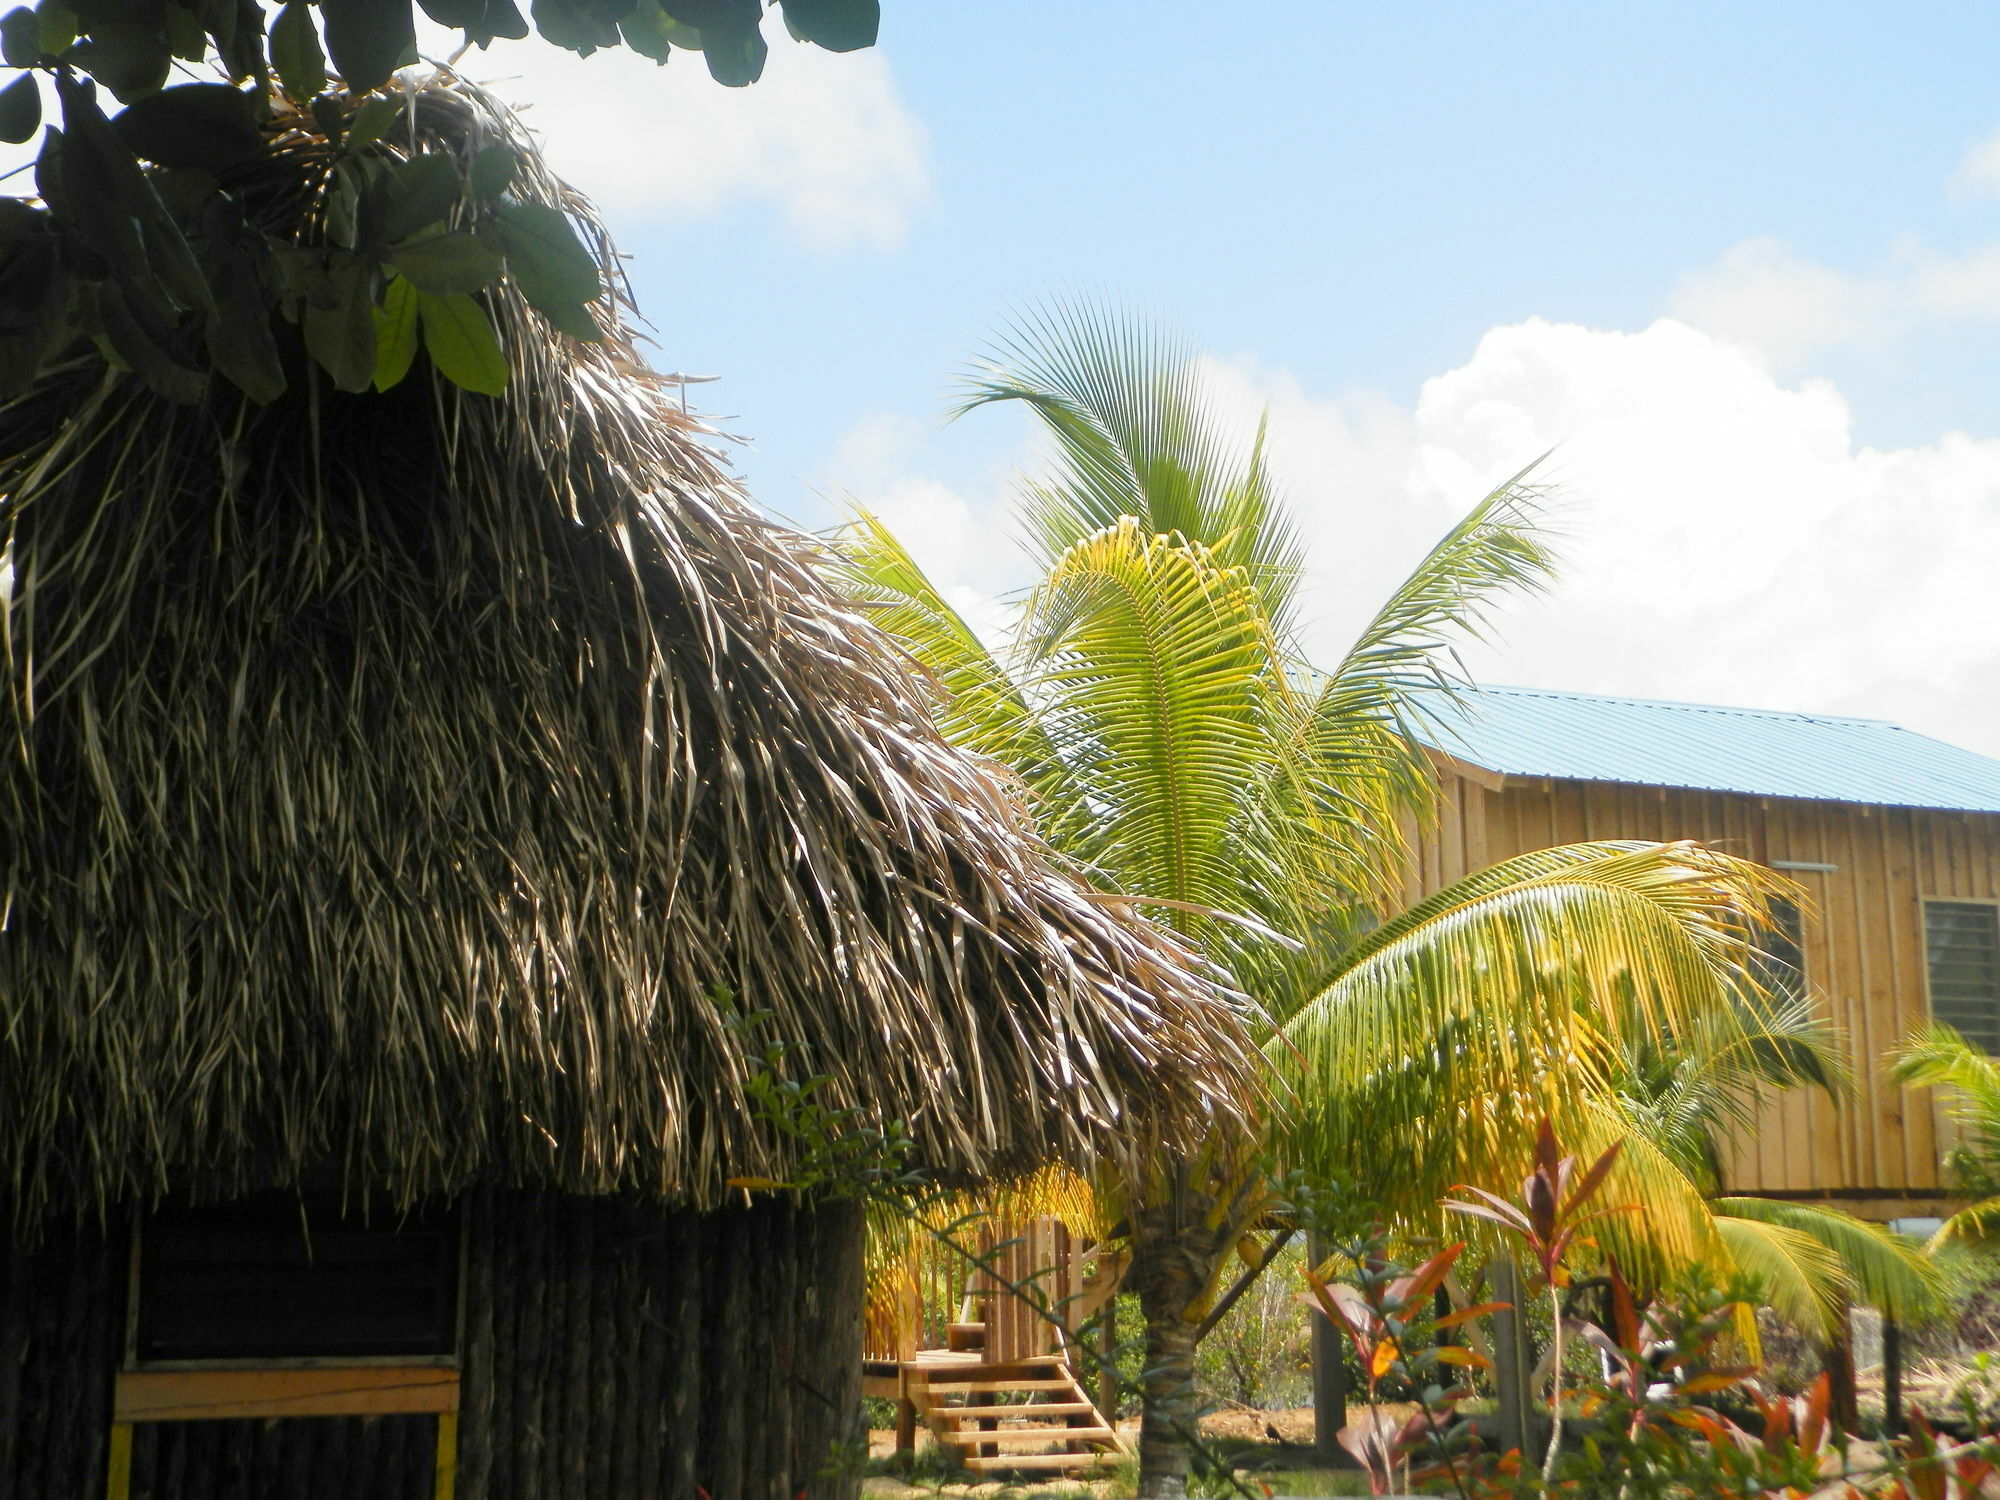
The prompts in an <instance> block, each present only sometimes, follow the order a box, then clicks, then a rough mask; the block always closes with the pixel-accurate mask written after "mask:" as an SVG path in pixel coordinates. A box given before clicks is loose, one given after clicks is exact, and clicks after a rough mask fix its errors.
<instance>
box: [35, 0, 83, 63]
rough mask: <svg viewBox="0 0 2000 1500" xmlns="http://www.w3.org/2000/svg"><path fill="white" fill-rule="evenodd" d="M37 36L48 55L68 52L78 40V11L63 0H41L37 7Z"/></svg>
mask: <svg viewBox="0 0 2000 1500" xmlns="http://www.w3.org/2000/svg"><path fill="white" fill-rule="evenodd" d="M35 36H36V41H37V43H38V44H39V45H40V47H41V49H42V51H43V52H44V53H46V54H47V55H48V56H50V57H54V56H56V55H57V54H58V53H62V52H67V51H68V50H69V48H70V44H71V43H72V42H74V41H75V40H76V12H75V11H73V10H71V9H70V8H69V6H68V5H66V4H64V3H63V0H40V3H39V4H38V5H36V7H35Z"/></svg>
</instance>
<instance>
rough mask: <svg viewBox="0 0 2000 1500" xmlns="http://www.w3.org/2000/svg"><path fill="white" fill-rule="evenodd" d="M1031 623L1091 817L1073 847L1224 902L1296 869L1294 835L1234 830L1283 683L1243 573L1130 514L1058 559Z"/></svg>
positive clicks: (1028, 651)
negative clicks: (1259, 835) (1290, 865)
mask: <svg viewBox="0 0 2000 1500" xmlns="http://www.w3.org/2000/svg"><path fill="white" fill-rule="evenodd" d="M1026 623H1027V631H1028V638H1027V643H1026V646H1025V649H1024V660H1025V661H1026V663H1027V664H1028V669H1029V670H1030V671H1031V672H1032V678H1031V681H1032V684H1033V686H1032V692H1033V694H1034V696H1035V698H1036V700H1037V701H1038V702H1039V703H1040V704H1041V705H1043V707H1042V723H1043V724H1044V726H1045V727H1046V729H1047V732H1048V734H1049V737H1050V740H1051V742H1052V743H1053V744H1054V745H1055V747H1056V752H1057V753H1058V754H1059V755H1061V756H1062V757H1063V758H1064V760H1065V761H1066V762H1067V763H1068V764H1069V766H1070V767H1071V768H1072V772H1073V774H1074V775H1075V777H1076V780H1077V783H1078V785H1079V789H1080V795H1081V796H1082V798H1083V799H1085V802H1086V804H1087V808H1088V811H1089V813H1090V824H1089V827H1088V829H1087V830H1085V831H1082V832H1081V833H1080V834H1079V836H1078V838H1077V840H1076V841H1075V842H1074V843H1073V845H1072V847H1071V848H1070V853H1072V854H1073V855H1074V856H1076V857H1078V858H1081V859H1083V860H1084V861H1086V862H1087V863H1088V864H1090V865H1091V866H1092V867H1093V868H1095V869H1097V870H1100V871H1102V872H1103V873H1104V875H1105V877H1106V878H1107V879H1109V880H1110V881H1111V882H1112V883H1113V884H1114V886H1115V887H1116V888H1117V889H1119V890H1121V891H1124V892H1127V893H1131V894H1135V895H1142V896H1145V897H1149V898H1153V899H1156V900H1160V901H1162V902H1173V903H1181V904H1183V905H1185V906H1194V907H1205V908H1213V909H1215V910H1218V911H1222V912H1233V911H1236V910H1237V909H1238V903H1239V901H1240V899H1241V897H1242V895H1243V892H1244V891H1245V889H1246V888H1254V887H1255V886H1257V885H1260V884H1265V883H1270V882H1276V881H1279V880H1282V879H1283V878H1284V876H1285V873H1286V868H1285V863H1284V861H1283V858H1282V855H1281V851H1282V849H1283V845H1284V841H1283V840H1282V839H1274V840H1271V841H1268V842H1267V841H1263V840H1257V841H1251V840H1245V839H1238V838H1235V837H1233V836H1232V835H1233V833H1234V832H1235V831H1236V830H1237V828H1238V825H1239V814H1240V810H1241V809H1242V808H1243V806H1244V805H1245V802H1246V801H1247V799H1248V793H1249V790H1250V788H1251V787H1253V786H1254V785H1255V784H1256V783H1257V782H1258V780H1259V779H1260V778H1261V777H1262V776H1264V775H1266V774H1268V771H1269V768H1270V766H1271V765H1272V763H1273V760H1274V755H1275V746H1274V744H1273V742H1272V738H1271V736H1270V735H1269V734H1268V733H1267V732H1266V726H1267V724H1268V720H1269V716H1270V709H1271V699H1272V696H1273V694H1274V693H1275V692H1277V691H1279V690H1280V687H1281V684H1280V683H1279V682H1278V680H1277V679H1276V678H1275V677H1274V675H1273V673H1272V672H1271V670H1270V666H1271V663H1272V661H1273V658H1274V655H1275V652H1274V649H1273V642H1272V638H1271V629H1270V621H1269V620H1268V618H1267V617H1266V616H1265V614H1264V611H1263V608H1262V604H1261V601H1260V599H1259V597H1258V595H1257V592H1256V590H1255V589H1254V588H1252V587H1251V586H1250V582H1249V579H1248V576H1247V575H1246V574H1245V572H1244V570H1243V569H1242V568H1240V567H1230V566H1225V565H1223V564H1221V563H1219V562H1217V561H1216V559H1215V557H1214V556H1213V554H1211V553H1210V551H1209V550H1208V549H1207V548H1206V547H1203V546H1202V545H1201V544H1200V543H1198V542H1190V541H1188V540H1186V539H1185V538H1182V537H1179V536H1161V535H1154V534H1151V533H1148V532H1145V531H1144V530H1142V529H1141V528H1140V527H1139V525H1138V524H1137V523H1136V522H1134V521H1133V520H1131V519H1130V518H1129V517H1128V518H1126V519H1125V520H1123V521H1120V522H1119V523H1118V524H1117V525H1115V526H1112V527H1109V528H1107V529H1105V530H1104V531H1101V532H1098V533H1095V534H1094V535H1092V536H1089V537H1086V538H1085V539H1084V540H1083V541H1081V542H1078V543H1077V544H1076V545H1074V546H1072V547H1071V548H1069V550H1068V551H1066V552H1065V553H1063V555H1062V556H1061V557H1060V558H1058V559H1057V560H1056V564H1055V566H1054V567H1053V568H1052V569H1050V571H1049V574H1048V576H1047V578H1045V579H1044V580H1043V582H1042V583H1041V585H1040V586H1039V587H1038V588H1037V589H1036V590H1035V592H1034V595H1033V596H1032V598H1031V599H1030V601H1029V607H1028V615H1027V622H1026ZM1162 915H1163V917H1167V918H1168V919H1171V915H1170V912H1169V911H1163V912H1162ZM1179 925H1182V926H1189V925H1193V926H1197V927H1199V926H1200V925H1201V924H1200V922H1199V921H1198V920H1196V921H1193V922H1192V923H1190V922H1189V921H1188V920H1182V921H1181V922H1180V924H1179Z"/></svg>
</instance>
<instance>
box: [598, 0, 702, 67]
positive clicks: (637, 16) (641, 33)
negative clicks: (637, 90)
mask: <svg viewBox="0 0 2000 1500" xmlns="http://www.w3.org/2000/svg"><path fill="white" fill-rule="evenodd" d="M618 34H619V35H620V36H622V37H624V38H625V45H626V46H628V47H630V48H631V49H632V50H633V51H634V52H636V53H638V54H639V55H640V56H641V57H650V58H651V59H652V60H653V61H654V62H656V63H660V64H662V65H664V64H665V63H666V60H667V58H668V57H669V56H671V55H672V53H673V50H674V48H675V47H681V48H683V49H686V50H688V51H693V52H699V51H700V50H701V33H700V32H698V31H696V30H695V29H694V28H693V27H692V26H683V25H682V24H681V23H680V22H679V21H676V20H675V19H674V18H673V17H672V16H670V15H668V14H667V13H666V12H665V11H663V10H661V9H660V6H659V0H639V3H638V5H636V6H634V7H633V10H632V14H631V15H629V16H627V17H626V18H625V19H624V20H622V21H620V22H619V23H618Z"/></svg>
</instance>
